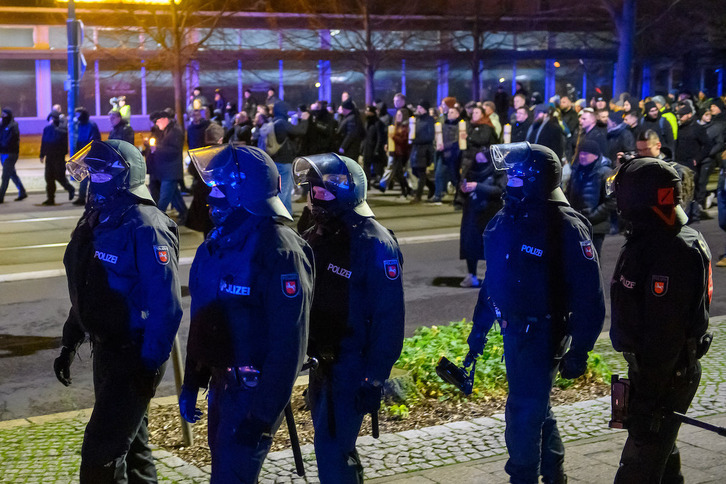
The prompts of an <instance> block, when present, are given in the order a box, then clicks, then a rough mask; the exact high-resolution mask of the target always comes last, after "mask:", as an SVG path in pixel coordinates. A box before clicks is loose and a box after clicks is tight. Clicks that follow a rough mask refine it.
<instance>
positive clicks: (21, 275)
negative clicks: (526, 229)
mask: <svg viewBox="0 0 726 484" xmlns="http://www.w3.org/2000/svg"><path fill="white" fill-rule="evenodd" d="M458 238H459V234H458V233H451V234H436V235H414V236H411V237H401V238H400V239H398V242H399V244H401V245H407V244H424V243H426V242H444V241H447V240H456V239H458ZM64 245H67V244H66V243H63V244H45V245H35V246H27V247H6V248H0V250H9V249H27V248H38V247H61V246H64ZM193 261H194V257H180V258H179V265H180V266H184V265H190V264H191V263H192V262H193ZM65 275H66V271H65V270H64V269H51V270H46V271H31V272H18V273H16V274H0V282H16V281H25V280H32V279H46V278H49V277H59V276H65Z"/></svg>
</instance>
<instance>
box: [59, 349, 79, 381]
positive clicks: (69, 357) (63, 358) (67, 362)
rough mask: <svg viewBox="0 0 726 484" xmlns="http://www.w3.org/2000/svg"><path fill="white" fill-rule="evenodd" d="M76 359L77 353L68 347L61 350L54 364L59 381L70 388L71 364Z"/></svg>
mask: <svg viewBox="0 0 726 484" xmlns="http://www.w3.org/2000/svg"><path fill="white" fill-rule="evenodd" d="M75 357H76V351H75V350H74V349H71V348H69V347H67V346H64V347H63V348H61V353H60V356H59V357H58V358H56V359H55V361H54V362H53V370H54V371H55V377H56V378H58V381H59V382H61V383H62V384H64V385H65V386H68V385H70V384H71V382H72V380H71V363H73V359H74V358H75Z"/></svg>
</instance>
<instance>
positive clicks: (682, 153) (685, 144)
mask: <svg viewBox="0 0 726 484" xmlns="http://www.w3.org/2000/svg"><path fill="white" fill-rule="evenodd" d="M694 111H695V110H694V108H693V103H692V101H691V100H690V99H686V100H684V101H679V102H678V104H677V105H676V113H677V114H678V124H679V128H678V131H680V136H679V137H678V139H677V140H676V153H675V161H676V162H678V163H680V164H682V165H684V166H686V167H688V168H689V169H690V170H692V171H693V174H694V179H695V184H696V196H695V200H696V202H698V204H692V206H691V207H690V208H691V210H690V211H689V212H687V215H688V216H689V218H691V220H693V221H696V220H700V218H705V217H707V216H708V214H707V213H706V212H702V211H701V210H700V207H701V206H704V205H705V204H706V196H707V195H708V192H707V190H706V186H707V185H708V176H709V174H710V171H711V164H710V158H709V157H708V155H709V153H710V152H711V147H712V146H713V144H712V142H711V139H710V138H709V136H708V132H707V131H706V128H704V127H703V126H701V125H700V124H698V123H697V122H696V119H695V117H694Z"/></svg>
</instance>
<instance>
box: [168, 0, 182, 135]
mask: <svg viewBox="0 0 726 484" xmlns="http://www.w3.org/2000/svg"><path fill="white" fill-rule="evenodd" d="M171 22H172V36H173V38H174V40H173V45H172V57H173V59H172V73H171V74H172V80H173V83H174V112H175V113H176V121H177V124H178V125H179V127H180V128H181V129H182V131H184V98H185V96H184V94H183V93H184V87H183V86H184V82H183V79H184V63H183V62H182V59H181V57H182V48H183V45H182V32H180V31H179V18H178V12H177V7H176V5H174V2H171Z"/></svg>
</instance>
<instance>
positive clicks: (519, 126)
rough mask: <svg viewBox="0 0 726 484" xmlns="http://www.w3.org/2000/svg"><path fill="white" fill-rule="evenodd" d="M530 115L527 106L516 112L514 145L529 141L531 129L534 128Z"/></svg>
mask: <svg viewBox="0 0 726 484" xmlns="http://www.w3.org/2000/svg"><path fill="white" fill-rule="evenodd" d="M529 114H530V113H529V108H527V106H520V107H518V108H517V110H516V111H515V112H514V119H515V122H514V124H512V140H511V141H512V143H519V142H520V141H526V140H527V133H528V132H529V127H530V126H532V121H530V120H529Z"/></svg>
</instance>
